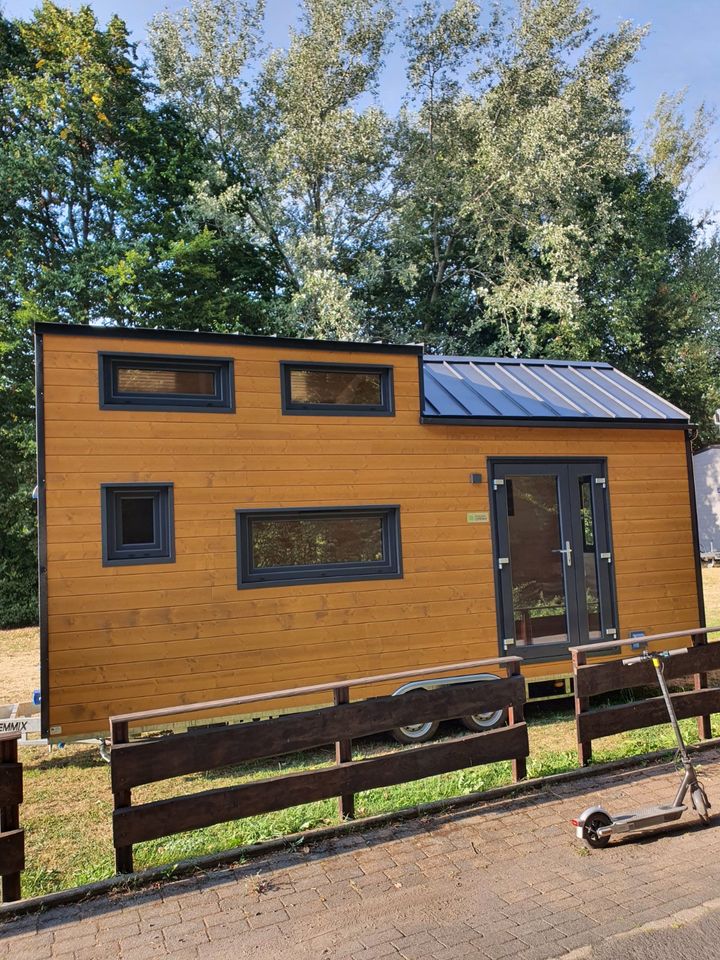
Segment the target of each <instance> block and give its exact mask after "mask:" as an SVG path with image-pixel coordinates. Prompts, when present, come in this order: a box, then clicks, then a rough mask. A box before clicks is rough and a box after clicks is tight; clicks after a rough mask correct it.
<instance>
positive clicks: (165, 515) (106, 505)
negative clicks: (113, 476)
mask: <svg viewBox="0 0 720 960" xmlns="http://www.w3.org/2000/svg"><path fill="white" fill-rule="evenodd" d="M101 489H102V545H103V566H106V567H107V566H122V565H124V564H137V563H172V562H173V561H174V560H175V541H174V534H173V488H172V484H171V483H130V484H125V485H123V486H120V485H115V484H103V485H102V488H101Z"/></svg>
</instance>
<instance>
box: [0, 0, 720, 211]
mask: <svg viewBox="0 0 720 960" xmlns="http://www.w3.org/2000/svg"><path fill="white" fill-rule="evenodd" d="M59 2H61V3H65V4H68V3H69V5H71V6H73V7H77V6H79V2H78V0H59ZM89 2H90V5H91V6H92V7H93V9H94V10H95V13H96V15H97V17H98V19H99V20H100V21H101V23H105V22H106V21H107V19H108V18H109V16H110V15H111V14H113V13H115V12H117V13H119V14H120V15H121V16H122V17H123V19H124V20H125V22H126V23H127V25H128V28H129V30H130V32H131V35H132V39H133V40H134V41H137V42H139V43H140V45H141V46H140V53H141V55H142V54H143V53H144V54H145V55H146V54H147V49H146V48H145V50H143V46H142V44H143V41H144V39H145V35H146V24H147V22H148V20H150V19H151V18H152V17H153V16H154V15H155V14H156V13H159V12H161V11H162V10H164V9H169V10H173V9H177V8H179V7H181V6H183V0H89ZM406 2H407V0H405V2H404V3H403V4H402V6H405V5H406ZM266 4H267V14H266V37H267V42H268V43H269V44H270V45H272V46H277V47H282V46H285V45H286V43H287V37H288V27H289V26H290V25H291V24H292V23H294V22H295V19H296V17H297V10H298V4H297V3H295V2H292V0H266ZM36 5H37V4H36V3H35V2H33V0H0V8H2V9H3V10H4V13H5V15H6V16H9V17H27V16H28V15H29V13H30V11H31V10H32V9H33V7H35V6H36ZM412 5H414V0H412ZM590 5H591V6H593V7H594V9H595V12H596V13H597V14H598V17H599V26H600V28H601V29H606V30H607V29H612V27H614V26H615V25H616V24H617V23H618V21H620V20H632V21H633V22H634V23H637V24H649V25H650V28H651V32H650V35H649V36H648V37H647V38H646V40H645V43H644V47H643V50H642V52H641V55H640V57H639V59H638V62H637V63H636V64H635V65H634V66H633V68H632V71H631V75H630V76H631V82H632V90H631V91H630V92H629V94H628V97H627V104H628V106H629V108H630V109H631V111H632V118H633V123H634V126H635V129H636V130H637V131H638V132H639V133H640V134H641V133H642V128H643V125H644V123H645V121H646V120H647V118H648V117H649V116H650V115H651V114H652V111H653V109H654V106H655V103H656V101H657V98H658V96H659V95H660V94H661V93H662V92H663V91H665V92H670V93H674V92H677V91H679V90H683V89H685V88H687V101H686V102H687V110H688V112H689V113H690V114H692V112H693V111H694V109H695V108H696V107H697V106H698V105H699V104H700V103H702V102H703V101H704V102H705V103H706V104H707V105H708V106H717V107H718V108H719V110H720V4H719V3H718V0H594V2H592V0H590ZM398 6H400V5H399V4H398ZM403 76H404V74H403V64H402V59H401V56H400V54H399V52H398V51H397V50H396V51H391V53H390V54H389V56H388V58H387V64H386V68H385V72H384V74H383V77H382V81H381V89H380V101H381V103H382V105H383V106H384V107H385V109H387V110H388V111H390V112H393V111H394V110H396V109H397V107H398V105H399V103H400V100H401V98H402V94H403ZM718 139H720V123H716V124H715V128H714V131H713V136H712V142H711V158H710V161H709V162H708V164H707V165H706V167H705V168H704V169H703V170H702V171H700V173H699V174H698V175H697V178H696V180H695V182H694V184H693V186H692V189H691V191H690V194H689V196H688V207H689V209H690V211H691V212H693V213H695V214H698V215H699V214H701V213H703V212H704V211H707V210H717V211H719V212H720V143H718V142H717V141H718Z"/></svg>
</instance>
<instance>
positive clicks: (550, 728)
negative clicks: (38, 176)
mask: <svg viewBox="0 0 720 960" xmlns="http://www.w3.org/2000/svg"><path fill="white" fill-rule="evenodd" d="M704 580H705V599H706V608H707V615H708V623H713V622H714V623H720V567H715V568H711V569H708V570H705V571H704ZM37 642H38V641H37V631H35V630H13V631H5V632H2V633H0V656H1V657H2V663H3V670H2V674H0V703H7V702H12V701H13V700H16V699H22V698H25V697H27V698H29V695H30V694H31V693H32V690H33V688H35V687H37V686H38V672H37V660H38V654H37ZM561 703H562V706H563V709H560V710H558V708H557V706H556V705H552V707H551V705H550V704H533V705H530V706H529V707H528V711H527V713H528V720H529V726H530V748H531V757H530V760H529V764H528V774H529V776H531V777H534V776H543V775H547V774H550V773H556V772H560V771H562V770H571V769H573V768H575V767H576V766H577V753H576V750H575V725H574V720H573V716H572V706H571V704H570V703H568V704H567V706H565V704H564V702H562V701H561ZM681 726H682V727H683V731H684V733H685V735H686V737H687V739H688V741H689V742H693V741H695V740H697V726H696V724H695V721H693V720H688V721H683V722H682V724H681ZM441 731H442V732H443V733H444V734H445V735H447V736H456V735H457V734H458V733H459V732H460V728H459V725H456V724H445V725H444V727H443V728H441ZM673 745H674V742H673V739H672V734H671V732H670V730H669V728H668V726H666V725H662V726H659V727H651V728H648V729H647V730H639V731H636V732H633V733H627V734H622V735H619V736H616V737H607V738H605V739H604V740H600V741H596V742H595V746H594V758H595V760H596V761H598V762H601V761H603V760H610V759H615V758H618V757H625V756H633V755H635V754H638V753H646V752H648V751H650V750H656V749H660V748H663V747H672V746H673ZM389 749H393V745H392V742H391V741H390V739H389V738H384V737H379V738H375V739H372V740H365V741H361V742H358V743H357V744H356V746H355V755H356V756H366V755H372V754H378V753H383V752H386V751H388V750H389ZM21 759H22V761H23V763H24V765H25V802H24V804H23V806H22V808H21V820H22V825H23V826H24V827H25V830H26V850H27V857H26V859H27V869H26V870H25V872H24V874H23V895H24V896H26V897H31V896H36V895H38V894H41V893H48V892H51V891H53V890H60V889H62V888H64V887H69V886H75V885H77V884H82V883H87V882H89V881H91V880H97V879H100V878H102V877H107V876H110V875H112V873H113V872H114V864H113V849H112V841H111V811H112V803H111V799H112V798H111V793H110V773H109V767H108V765H107V764H106V763H105V762H104V761H103V760H102V759H101V758H100V755H99V753H98V751H97V749H96V748H94V747H90V746H83V745H71V746H67V747H64V748H63V749H53V751H52V753H48V751H47V749H46V748H27V749H24V750H23V751H22V752H21ZM333 759H334V754H333V753H331V751H330V750H325V751H324V750H318V751H314V752H313V753H312V754H310V755H309V754H307V753H306V754H303V755H302V756H299V755H298V756H290V757H283V758H280V759H278V760H275V761H273V762H264V763H253V764H248V765H245V766H242V767H234V768H226V769H223V770H219V771H213V772H211V773H209V774H206V775H201V776H192V777H182V778H179V779H178V780H177V781H168V782H166V783H163V784H156V785H152V786H148V787H141V788H138V789H137V790H135V791H133V799H134V800H135V802H138V803H139V802H142V801H144V800H150V799H159V798H161V797H165V796H171V795H173V793H175V792H183V793H189V792H191V791H199V790H207V789H211V788H213V787H220V786H225V785H229V784H233V783H237V782H238V781H239V780H241V779H259V778H262V777H265V776H270V775H272V774H273V773H281V772H282V773H290V772H292V771H294V770H299V769H303V768H306V767H309V766H318V765H323V764H327V763H332V762H333ZM509 782H510V764H509V763H497V764H491V765H488V766H485V767H474V768H470V769H466V770H460V771H457V772H455V773H449V774H443V775H441V776H437V777H430V778H427V779H425V780H420V781H417V782H414V783H408V784H402V785H400V786H397V787H390V788H385V789H378V790H369V791H367V792H365V793H362V794H358V796H357V798H356V812H357V815H358V816H367V815H371V814H374V813H381V812H385V811H391V810H397V809H399V808H401V807H406V806H411V805H414V804H417V803H422V802H425V801H428V800H438V799H442V798H445V797H452V796H457V795H462V794H466V793H471V792H473V791H475V790H487V789H489V788H491V787H494V786H500V785H502V784H506V783H509ZM337 819H338V817H337V801H335V800H327V801H323V802H320V803H312V804H307V805H305V806H301V807H292V808H290V809H289V810H283V811H280V812H278V813H273V814H268V815H266V816H261V817H250V818H248V819H246V820H240V821H237V822H235V823H230V824H221V825H218V826H216V827H210V828H207V829H205V830H198V831H194V832H192V833H185V834H179V835H178V836H175V837H169V838H167V839H164V840H161V841H155V842H152V843H144V844H138V845H137V846H136V848H135V864H136V867H137V868H142V867H145V866H150V865H154V864H162V863H169V864H172V863H173V862H176V861H177V860H181V859H184V858H186V857H190V856H194V855H197V854H202V853H210V852H216V851H221V850H225V849H227V848H228V847H233V846H240V845H243V844H247V843H253V842H257V841H260V840H266V839H270V838H271V837H277V836H282V835H283V834H287V833H294V832H302V831H304V830H309V829H311V828H313V827H317V826H322V825H324V824H332V823H336V822H337Z"/></svg>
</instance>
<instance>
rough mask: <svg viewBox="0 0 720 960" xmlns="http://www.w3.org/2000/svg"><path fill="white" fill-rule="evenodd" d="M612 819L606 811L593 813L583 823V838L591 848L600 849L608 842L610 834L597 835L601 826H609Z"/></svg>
mask: <svg viewBox="0 0 720 960" xmlns="http://www.w3.org/2000/svg"><path fill="white" fill-rule="evenodd" d="M611 823H612V820H611V819H610V817H609V816H608V815H607V814H606V813H600V812H598V813H593V814H591V815H590V816H589V817H588V819H587V820H586V821H585V823H584V824H583V840H584V841H585V843H586V845H587V846H588V847H590V848H591V849H592V850H602V848H603V847H606V846H607V845H608V844H609V843H610V836H609V835H608V836H605V837H600V836H598V830H599V829H600V828H601V827H609V826H610V824H611Z"/></svg>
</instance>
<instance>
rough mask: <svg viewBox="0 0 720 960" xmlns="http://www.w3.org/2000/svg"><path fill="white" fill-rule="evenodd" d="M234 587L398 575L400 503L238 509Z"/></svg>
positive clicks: (381, 577)
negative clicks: (393, 504) (363, 505)
mask: <svg viewBox="0 0 720 960" xmlns="http://www.w3.org/2000/svg"><path fill="white" fill-rule="evenodd" d="M237 536H238V586H239V587H249V586H256V587H258V586H272V585H273V584H292V583H327V582H333V581H341V580H372V579H375V578H376V577H377V578H379V579H390V578H395V577H401V576H402V564H401V556H400V510H399V507H385V506H383V507H330V508H323V509H317V508H312V507H309V508H303V509H297V510H294V509H291V510H238V511H237Z"/></svg>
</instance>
